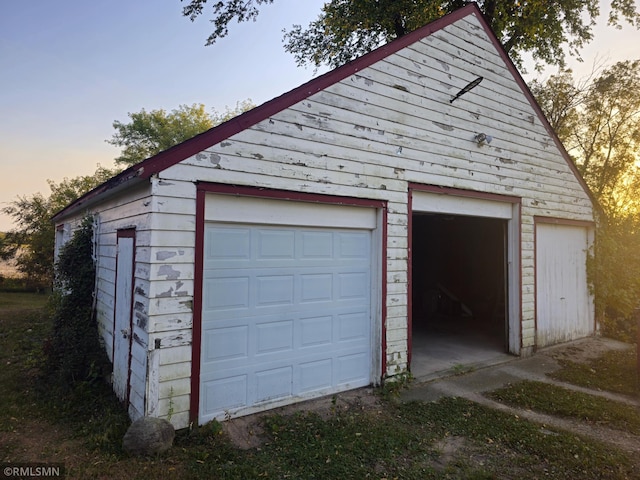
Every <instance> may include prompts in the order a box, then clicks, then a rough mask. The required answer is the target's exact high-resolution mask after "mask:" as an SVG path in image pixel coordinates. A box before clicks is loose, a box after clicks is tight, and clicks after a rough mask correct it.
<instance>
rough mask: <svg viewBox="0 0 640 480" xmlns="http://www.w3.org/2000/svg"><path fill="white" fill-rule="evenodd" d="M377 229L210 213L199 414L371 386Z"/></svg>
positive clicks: (234, 411) (229, 412)
mask: <svg viewBox="0 0 640 480" xmlns="http://www.w3.org/2000/svg"><path fill="white" fill-rule="evenodd" d="M371 245H372V231H371V230H363V229H348V228H341V229H330V228H314V227H292V226H286V225H257V224H236V223H221V222H207V223H206V225H205V242H204V247H205V254H204V274H203V307H202V309H203V310H202V340H201V366H200V415H199V420H200V423H205V422H207V421H209V420H211V419H214V418H218V419H220V418H224V417H226V416H228V415H235V414H246V413H251V412H254V411H259V410H262V409H265V408H268V406H273V405H274V404H286V403H292V402H294V401H297V400H301V399H305V398H310V397H314V396H318V395H325V394H331V393H334V392H338V391H342V390H346V389H351V388H357V387H361V386H365V385H368V384H369V383H371V379H372V375H371V372H372V363H373V362H372V352H371V344H372V340H371V339H372V326H371V325H372V320H371V318H372V315H371V308H372V307H371V291H372V285H371V258H372V255H371V248H372V246H371Z"/></svg>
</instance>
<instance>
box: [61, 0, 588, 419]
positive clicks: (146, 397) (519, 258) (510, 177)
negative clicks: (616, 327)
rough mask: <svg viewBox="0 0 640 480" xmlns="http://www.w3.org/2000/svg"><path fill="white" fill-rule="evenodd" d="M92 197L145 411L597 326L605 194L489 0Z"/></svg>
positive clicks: (118, 380)
mask: <svg viewBox="0 0 640 480" xmlns="http://www.w3.org/2000/svg"><path fill="white" fill-rule="evenodd" d="M89 213H90V214H92V215H94V218H95V225H96V227H95V228H96V247H97V249H96V257H97V276H98V278H97V286H96V296H97V318H98V321H99V326H100V331H101V334H102V338H103V340H104V344H105V347H106V349H107V353H108V354H109V357H110V358H111V359H112V361H113V366H114V375H113V380H114V389H115V391H116V393H117V394H118V395H119V397H120V398H121V399H122V400H123V401H125V402H126V403H127V405H128V408H129V412H130V415H131V417H132V418H137V417H140V416H142V415H151V416H160V417H167V416H168V414H169V412H170V411H171V413H172V414H171V421H172V423H173V424H174V425H175V426H176V427H178V428H180V427H186V426H187V425H188V424H189V422H191V421H194V422H199V423H205V422H207V421H209V420H211V419H214V418H215V419H224V418H227V417H228V416H235V415H243V414H248V413H251V412H255V411H260V410H265V409H268V408H272V407H274V406H277V405H283V404H287V403H292V402H295V401H299V400H304V399H308V398H313V397H317V396H321V395H328V394H334V393H337V392H341V391H344V390H348V389H354V388H358V387H361V386H365V385H370V384H378V383H380V382H381V381H383V380H384V379H385V378H387V377H390V376H394V375H396V374H399V373H402V372H406V371H408V370H411V369H412V353H413V352H414V351H416V349H417V348H418V347H417V345H418V342H419V341H422V339H423V338H427V340H428V339H429V338H432V339H433V338H438V337H437V335H439V334H441V333H442V332H443V331H452V332H457V334H459V335H464V334H465V333H469V332H471V333H473V334H474V335H475V336H476V337H477V338H481V337H482V338H484V337H485V336H486V337H487V338H489V339H490V340H489V342H493V343H492V344H495V345H498V346H497V347H495V348H497V349H498V350H500V351H501V352H502V353H510V354H513V355H529V354H531V353H533V352H534V351H535V349H536V348H538V347H542V346H546V345H551V344H555V343H559V342H563V341H567V340H571V339H575V338H579V337H584V336H587V335H590V334H593V333H594V330H595V323H594V313H593V304H592V298H591V297H590V295H589V291H588V288H587V279H586V265H585V264H586V256H587V252H588V249H589V246H590V244H591V241H592V236H593V225H594V223H593V204H592V200H591V198H590V195H589V193H588V191H587V188H586V186H585V184H584V182H583V180H582V179H581V178H580V176H579V175H578V173H577V171H576V169H575V167H574V166H573V164H572V162H571V161H570V159H569V157H568V155H567V154H566V152H565V150H564V149H563V147H562V145H561V144H560V142H559V141H558V139H557V137H556V136H555V134H554V133H553V131H552V130H551V128H550V127H549V124H548V123H547V121H546V120H545V118H544V116H543V114H542V113H541V111H540V108H539V107H538V106H537V104H536V103H535V101H534V99H533V97H532V95H531V93H530V91H529V90H528V88H527V87H526V85H525V83H524V81H523V80H522V78H521V76H520V75H519V74H518V72H517V70H516V69H515V67H514V65H513V64H512V63H511V61H510V60H509V59H508V57H507V55H506V54H505V52H504V50H503V49H502V47H501V46H500V44H499V42H498V40H497V39H496V37H495V36H494V34H493V33H492V32H491V31H490V29H489V28H488V26H487V24H486V23H485V21H484V20H483V18H482V15H481V13H480V11H479V10H478V8H477V7H476V6H475V4H471V5H469V6H467V7H465V8H463V9H461V10H459V11H457V12H455V13H453V14H451V15H449V16H447V17H444V18H442V19H440V20H437V21H435V22H433V23H431V24H429V25H427V26H425V27H423V28H422V29H420V30H417V31H415V32H413V33H411V34H409V35H407V36H405V37H403V38H401V39H399V40H397V41H394V42H392V43H390V44H388V45H386V46H384V47H381V48H380V49H378V50H376V51H373V52H371V53H370V54H368V55H365V56H363V57H361V58H359V59H357V60H355V61H353V62H351V63H349V64H347V65H344V66H343V67H340V68H338V69H336V70H333V71H331V72H329V73H327V74H325V75H323V76H321V77H319V78H316V79H314V80H312V81H311V82H309V83H307V84H305V85H302V86H301V87H299V88H296V89H294V90H292V91H290V92H288V93H286V94H284V95H282V96H281V97H278V98H275V99H273V100H271V101H269V102H267V103H265V104H263V105H261V106H259V107H257V108H255V109H253V110H251V111H249V112H247V113H245V114H243V115H241V116H239V117H236V118H235V119H232V120H230V121H228V122H226V123H224V124H222V125H219V126H218V127H215V128H213V129H211V130H209V131H207V132H205V133H203V134H201V135H199V136H197V137H194V138H192V139H191V140H188V141H186V142H184V143H182V144H180V145H177V146H176V147H173V148H171V149H169V150H167V151H164V152H162V153H160V154H158V155H156V156H154V157H152V158H149V159H147V160H145V161H144V162H142V163H140V164H138V165H135V166H133V167H131V168H129V169H128V170H126V171H124V172H122V173H121V174H120V175H118V176H116V177H114V178H113V179H111V180H109V181H108V182H106V183H105V184H103V185H101V186H100V187H98V188H97V189H95V190H94V191H92V192H90V193H88V194H87V195H85V196H84V197H82V198H80V199H79V200H78V201H76V202H74V203H72V204H71V205H69V206H68V207H66V208H65V209H64V210H63V211H61V212H60V213H58V214H57V215H56V217H55V222H56V225H57V238H56V242H57V248H59V247H60V246H61V245H62V244H63V243H64V242H65V241H66V240H67V239H68V238H70V235H71V233H72V231H73V229H74V228H75V226H76V225H77V224H78V223H79V221H80V220H81V219H82V218H83V216H85V215H87V214H89Z"/></svg>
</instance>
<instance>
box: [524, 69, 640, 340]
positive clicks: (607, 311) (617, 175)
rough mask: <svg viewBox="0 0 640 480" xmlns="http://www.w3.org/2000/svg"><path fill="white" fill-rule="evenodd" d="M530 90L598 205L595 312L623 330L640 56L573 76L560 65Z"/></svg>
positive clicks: (635, 286)
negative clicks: (581, 76)
mask: <svg viewBox="0 0 640 480" xmlns="http://www.w3.org/2000/svg"><path fill="white" fill-rule="evenodd" d="M531 87H532V88H531V90H532V92H533V93H534V95H535V96H536V98H537V99H538V102H539V104H540V106H541V108H542V109H543V111H544V112H545V114H546V115H547V118H548V119H549V121H550V123H551V125H552V126H553V127H554V128H555V130H556V132H557V133H558V136H559V137H560V139H561V140H562V142H563V143H564V145H565V147H566V149H567V151H568V152H569V154H570V155H571V157H572V158H573V160H574V162H575V164H576V166H577V168H578V170H579V171H580V173H581V174H582V176H583V178H584V179H585V181H586V183H587V184H588V185H589V187H590V189H591V191H592V192H593V194H594V196H595V198H596V199H597V200H598V202H599V204H600V206H601V207H602V209H603V213H604V214H603V215H602V216H601V218H600V219H599V222H598V229H597V237H596V252H595V256H594V257H593V258H592V259H591V261H590V263H589V271H590V278H591V280H592V283H593V287H594V292H595V295H596V305H597V308H598V317H599V318H600V320H601V321H602V323H603V326H604V328H605V331H607V333H610V334H617V335H622V336H623V337H624V338H625V339H629V338H632V337H633V335H629V332H630V331H631V330H632V328H633V326H634V324H635V320H634V318H633V315H634V312H635V311H636V309H637V308H638V307H640V255H638V252H640V96H638V91H640V61H624V62H618V63H616V64H615V65H613V66H611V67H609V68H606V69H603V70H602V71H601V72H599V73H598V72H594V74H592V76H591V77H590V78H589V79H587V80H583V81H578V82H577V81H575V80H574V79H573V74H572V72H571V71H561V72H559V73H558V74H557V75H554V76H552V77H550V78H549V79H548V80H547V81H546V82H537V81H535V82H533V83H532V85H531Z"/></svg>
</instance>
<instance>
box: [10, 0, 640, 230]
mask: <svg viewBox="0 0 640 480" xmlns="http://www.w3.org/2000/svg"><path fill="white" fill-rule="evenodd" d="M185 3H187V2H186V0H185V2H180V1H179V0H90V1H87V0H62V1H57V2H54V1H51V0H30V1H10V0H4V1H3V2H2V9H1V11H0V208H2V207H5V206H7V205H8V204H10V202H12V201H14V200H15V199H16V198H17V197H18V196H30V195H33V194H35V193H37V192H40V193H42V194H44V195H48V194H49V193H50V190H49V186H48V184H47V180H52V181H54V182H60V181H62V180H63V179H64V178H73V177H76V176H79V175H90V174H92V173H93V172H94V171H95V170H96V167H97V165H98V164H100V165H103V166H105V167H112V166H113V159H114V158H115V157H116V156H117V155H118V153H119V150H118V149H117V148H116V147H114V146H112V145H109V144H107V143H106V142H105V140H107V139H109V138H111V136H112V135H113V133H114V129H113V126H112V124H113V122H114V121H115V120H119V121H122V122H126V121H127V120H128V116H127V114H128V113H129V112H138V111H140V110H141V109H143V108H144V109H146V110H153V109H160V108H162V109H165V110H167V111H170V110H172V109H174V108H176V107H178V106H179V105H181V104H193V103H203V104H205V105H206V106H207V108H208V109H209V110H210V111H211V109H216V110H217V111H218V112H222V111H224V110H225V108H226V107H227V106H228V107H231V108H233V107H235V105H236V102H238V101H243V100H247V99H251V101H252V102H253V103H254V104H256V105H259V104H261V103H263V102H265V101H267V100H270V99H271V98H273V97H276V96H279V95H281V94H283V93H285V92H287V91H289V90H291V89H292V88H295V87H297V86H298V85H300V84H302V83H304V82H306V81H308V80H310V79H311V78H313V77H314V76H317V75H318V74H320V73H322V71H320V72H314V69H313V68H312V67H308V68H300V67H297V66H296V64H295V61H294V59H293V56H291V55H290V54H288V53H286V52H285V51H284V49H283V45H282V30H283V29H285V28H290V27H291V25H293V24H295V23H297V24H302V25H303V26H306V25H307V24H308V23H309V22H310V21H312V20H314V19H315V18H316V17H317V15H318V14H319V12H320V8H321V5H322V4H323V3H324V0H276V1H275V2H274V3H273V4H272V5H268V6H264V7H263V8H262V9H261V13H260V15H259V16H258V19H257V21H256V22H255V23H253V22H249V23H243V24H239V25H236V24H234V25H232V27H231V28H230V35H229V36H228V37H226V38H224V39H222V40H219V41H218V42H217V43H216V44H215V45H214V46H209V47H205V46H204V44H205V41H206V38H207V37H208V35H209V34H210V33H211V31H212V28H211V27H212V25H211V24H210V23H209V21H208V20H209V18H210V16H209V17H208V16H207V14H206V13H205V15H204V16H203V17H200V18H198V19H197V20H196V21H195V22H193V23H192V22H191V21H190V20H189V19H188V18H186V17H183V16H182V8H183V7H184V5H185ZM603 4H604V5H603V7H602V8H601V18H604V17H605V16H606V13H607V12H608V9H607V8H606V2H603ZM600 23H604V22H600ZM594 37H595V38H594V40H593V42H592V43H591V44H590V45H588V46H587V47H586V48H585V49H583V50H582V57H583V59H584V62H583V63H576V62H574V61H572V62H570V65H571V66H572V67H573V69H574V72H575V74H576V76H577V77H580V76H584V75H587V74H588V73H589V72H590V70H591V66H592V64H593V62H594V61H596V60H597V59H600V60H605V61H606V62H607V63H609V64H611V63H614V62H616V61H619V60H633V59H640V32H639V31H637V30H635V29H634V28H632V27H625V28H623V29H622V30H616V29H614V28H612V27H605V26H604V25H598V27H597V28H596V29H595V30H594ZM548 73H553V72H548ZM530 78H533V75H525V80H528V79H530ZM13 227H14V225H13V224H12V221H11V218H10V217H8V216H7V215H5V214H2V213H0V231H7V230H9V229H11V228H13Z"/></svg>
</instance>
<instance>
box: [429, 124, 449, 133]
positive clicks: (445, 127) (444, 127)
mask: <svg viewBox="0 0 640 480" xmlns="http://www.w3.org/2000/svg"><path fill="white" fill-rule="evenodd" d="M432 123H433V124H434V125H435V126H436V127H439V128H441V129H443V130H447V131H448V132H452V131H453V130H454V129H453V127H452V126H451V125H446V124H444V123H440V122H432Z"/></svg>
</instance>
